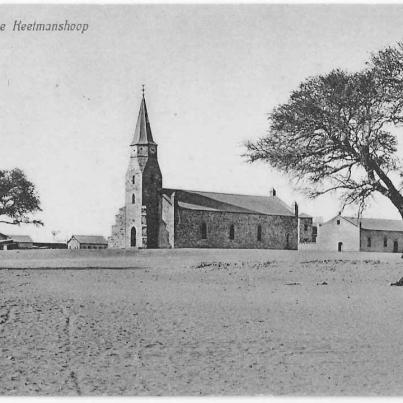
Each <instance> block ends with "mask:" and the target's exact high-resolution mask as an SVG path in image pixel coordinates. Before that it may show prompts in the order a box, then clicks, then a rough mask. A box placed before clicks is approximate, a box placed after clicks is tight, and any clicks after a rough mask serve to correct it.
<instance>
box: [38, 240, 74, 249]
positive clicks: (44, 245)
mask: <svg viewBox="0 0 403 403" xmlns="http://www.w3.org/2000/svg"><path fill="white" fill-rule="evenodd" d="M34 248H35V249H67V243H66V242H56V241H53V242H34Z"/></svg>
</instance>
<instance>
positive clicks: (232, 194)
mask: <svg viewBox="0 0 403 403" xmlns="http://www.w3.org/2000/svg"><path fill="white" fill-rule="evenodd" d="M162 190H179V191H182V192H198V193H215V194H223V195H230V196H250V197H267V198H276V199H278V200H280V201H282V200H281V199H280V198H279V197H278V196H272V195H267V196H265V195H253V194H245V193H228V192H211V191H209V190H197V189H176V188H163V189H162ZM282 202H283V201H282ZM283 203H285V202H283Z"/></svg>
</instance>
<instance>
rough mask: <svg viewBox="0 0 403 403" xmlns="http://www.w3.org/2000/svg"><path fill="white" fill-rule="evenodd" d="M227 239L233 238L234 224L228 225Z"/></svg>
mask: <svg viewBox="0 0 403 403" xmlns="http://www.w3.org/2000/svg"><path fill="white" fill-rule="evenodd" d="M229 239H235V227H234V224H231V226H230V227H229Z"/></svg>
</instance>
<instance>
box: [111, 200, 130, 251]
mask: <svg viewBox="0 0 403 403" xmlns="http://www.w3.org/2000/svg"><path fill="white" fill-rule="evenodd" d="M125 239H126V208H125V207H122V208H120V209H119V213H118V214H116V216H115V224H114V225H113V226H112V235H111V236H110V237H109V238H108V247H109V248H122V249H123V248H125Z"/></svg>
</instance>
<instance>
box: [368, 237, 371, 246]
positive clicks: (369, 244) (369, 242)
mask: <svg viewBox="0 0 403 403" xmlns="http://www.w3.org/2000/svg"><path fill="white" fill-rule="evenodd" d="M367 247H368V248H370V247H371V237H370V236H369V237H368V238H367Z"/></svg>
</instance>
